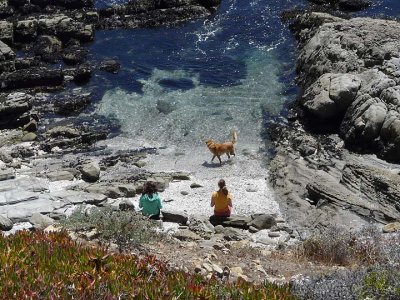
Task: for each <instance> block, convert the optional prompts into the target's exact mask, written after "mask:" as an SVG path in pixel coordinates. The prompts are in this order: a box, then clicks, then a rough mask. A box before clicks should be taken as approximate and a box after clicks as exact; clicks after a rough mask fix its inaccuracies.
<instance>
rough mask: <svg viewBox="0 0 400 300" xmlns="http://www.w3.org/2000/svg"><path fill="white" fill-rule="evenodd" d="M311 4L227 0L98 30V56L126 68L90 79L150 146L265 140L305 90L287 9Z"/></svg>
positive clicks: (384, 5) (388, 8) (105, 107)
mask: <svg viewBox="0 0 400 300" xmlns="http://www.w3.org/2000/svg"><path fill="white" fill-rule="evenodd" d="M99 4H101V3H99ZM307 5H308V4H307V1H303V0H286V1H279V0H272V1H267V0H252V1H239V0H224V1H222V5H221V7H220V8H219V10H218V12H217V13H216V14H215V15H213V16H211V17H209V18H207V19H202V20H197V21H194V22H189V23H186V24H183V25H181V26H177V27H173V28H158V29H135V30H115V31H103V32H99V33H98V34H97V36H96V41H95V43H94V44H93V45H92V49H91V50H92V53H95V55H96V56H97V57H99V58H101V57H107V58H109V57H115V58H117V59H118V60H119V61H120V62H121V64H122V70H121V72H120V73H119V74H118V75H111V76H108V75H103V76H97V77H96V79H95V80H94V82H93V83H92V84H93V85H95V86H97V87H100V89H101V90H102V91H103V92H104V95H103V96H102V99H101V101H100V102H99V103H98V104H97V106H96V109H95V111H96V113H97V114H99V115H101V116H104V117H106V118H108V119H111V120H113V122H114V123H115V124H118V126H120V132H119V133H120V134H121V135H122V136H124V137H128V138H132V139H135V140H140V141H143V143H146V144H153V145H176V144H178V143H179V144H182V143H183V144H187V145H192V144H193V143H199V141H200V140H201V139H203V138H208V137H212V138H215V139H220V140H222V139H226V138H227V136H228V135H229V132H230V131H231V129H233V128H235V129H237V130H238V132H239V135H240V137H241V139H244V141H245V142H247V143H250V144H258V143H260V142H261V141H260V136H261V132H262V130H263V128H262V126H263V125H262V124H263V120H265V119H266V118H269V117H271V116H276V115H279V114H282V113H283V112H284V108H285V104H286V103H288V102H290V101H292V100H293V99H294V98H295V97H296V95H297V93H298V89H297V88H296V86H295V85H294V84H293V79H294V76H295V74H294V62H295V51H296V43H295V41H294V40H293V37H292V35H291V33H290V32H289V30H288V29H287V28H286V26H285V25H284V24H282V23H281V21H280V14H281V12H282V11H284V10H287V9H291V8H294V7H299V8H301V7H306V6H307ZM399 8H400V4H399V3H398V1H397V0H382V1H375V4H374V5H373V6H372V7H371V8H370V9H368V10H366V11H364V12H360V13H357V14H355V15H378V16H381V15H385V16H397V15H398V13H399Z"/></svg>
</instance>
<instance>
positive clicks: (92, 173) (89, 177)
mask: <svg viewBox="0 0 400 300" xmlns="http://www.w3.org/2000/svg"><path fill="white" fill-rule="evenodd" d="M80 171H81V174H82V179H83V180H84V181H86V182H96V181H97V180H99V178H100V166H99V165H98V164H97V163H95V162H91V163H87V164H84V165H82V167H81V169H80Z"/></svg>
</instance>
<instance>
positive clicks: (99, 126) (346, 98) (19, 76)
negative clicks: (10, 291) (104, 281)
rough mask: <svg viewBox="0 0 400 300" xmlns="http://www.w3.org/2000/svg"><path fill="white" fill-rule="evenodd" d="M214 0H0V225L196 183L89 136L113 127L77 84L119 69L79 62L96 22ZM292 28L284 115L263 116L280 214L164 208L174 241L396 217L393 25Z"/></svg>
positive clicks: (281, 237)
mask: <svg viewBox="0 0 400 300" xmlns="http://www.w3.org/2000/svg"><path fill="white" fill-rule="evenodd" d="M319 2H321V1H319ZM361 2H362V3H367V2H366V1H361ZM361 2H360V3H361ZM219 3H220V2H219V1H213V0H187V1H157V2H154V1H139V2H138V1H133V2H130V3H128V4H127V5H123V6H121V5H119V6H113V7H110V8H104V9H95V8H94V6H93V2H91V1H85V0H68V1H67V0H66V1H63V2H62V5H59V4H58V5H59V6H55V5H54V4H55V3H54V2H53V1H48V0H35V1H33V0H31V1H11V0H9V1H8V2H7V1H4V0H3V1H0V17H1V21H0V81H1V86H0V92H1V94H0V129H1V131H0V145H1V146H0V230H4V231H8V232H9V233H12V232H14V231H15V230H18V229H20V228H41V229H44V228H46V227H47V226H49V225H51V224H53V223H54V222H55V221H57V220H60V219H62V218H64V217H65V216H67V215H68V214H70V213H71V212H72V210H73V209H74V208H76V207H77V206H78V205H84V206H85V207H86V209H90V208H91V207H95V206H108V205H111V206H113V207H115V208H116V209H118V208H120V209H126V208H127V207H128V208H132V206H133V204H132V202H131V201H130V199H131V198H133V197H135V195H137V194H140V193H141V190H142V187H143V183H144V182H145V181H148V180H152V181H154V182H155V183H156V185H157V186H158V189H159V190H160V191H163V190H165V189H168V186H169V184H170V183H172V182H174V183H176V182H182V181H188V182H189V181H190V180H192V178H191V177H190V174H187V173H186V172H161V171H157V172H151V171H147V170H145V169H146V168H145V167H146V162H145V159H146V157H148V156H151V155H155V154H158V151H160V149H156V148H141V149H136V150H131V151H119V152H117V153H115V152H113V151H111V150H110V149H108V148H107V147H106V146H104V144H102V145H101V144H99V143H98V142H99V141H101V140H106V139H107V138H108V137H109V134H110V132H112V125H111V124H108V123H107V122H83V124H82V122H78V121H77V119H78V116H79V114H80V113H81V112H82V111H84V110H85V109H86V108H87V107H88V106H89V105H90V103H92V102H93V101H95V100H96V99H95V95H92V94H91V93H90V92H87V91H85V89H84V88H82V86H84V84H85V83H87V82H88V81H90V79H91V77H92V76H93V74H94V73H95V72H98V71H99V70H102V71H106V72H110V73H117V72H118V71H119V68H120V65H119V62H117V61H115V60H113V59H109V60H105V61H102V62H99V63H96V64H94V63H91V62H90V61H88V60H87V56H88V50H87V47H86V43H87V42H90V41H92V40H93V39H94V36H95V31H96V30H104V29H111V28H136V27H153V26H170V25H174V24H177V23H179V22H182V21H187V20H190V19H193V18H200V17H205V16H208V15H210V14H212V13H213V12H214V11H215V10H216V8H217V7H218V5H219ZM343 3H344V2H343V1H338V2H337V1H336V2H335V3H334V6H335V7H336V6H337V5H339V6H338V7H342V6H343V5H344V4H343ZM341 5H342V6H341ZM360 5H361V4H360ZM362 5H366V4H362ZM290 26H291V28H292V30H293V32H294V34H295V36H296V37H297V39H298V41H299V56H298V63H297V70H298V83H299V86H300V87H301V88H302V89H303V91H304V92H302V94H301V95H300V96H299V98H298V101H296V103H294V104H293V105H292V109H291V111H290V112H289V116H288V120H289V121H288V120H281V121H276V120H275V121H268V122H267V124H266V127H267V129H268V133H269V135H270V138H271V140H272V141H273V143H274V147H275V149H274V150H275V152H276V155H275V156H274V157H273V158H272V159H271V161H270V166H269V171H270V175H269V181H270V183H271V185H272V187H273V188H274V191H275V193H276V198H277V201H278V203H279V204H280V208H281V210H282V215H283V216H284V218H282V217H281V215H280V214H267V213H261V214H252V215H251V216H250V215H248V216H234V217H232V218H230V219H227V220H224V221H223V222H222V224H220V223H218V222H216V221H215V220H212V219H211V220H210V219H209V218H208V217H205V216H195V217H193V216H188V214H185V213H181V212H176V211H168V210H164V212H163V214H164V221H166V222H171V223H173V224H179V225H176V226H175V229H176V232H175V234H174V238H176V239H177V240H180V241H182V242H183V243H192V242H196V243H198V244H199V245H200V244H204V245H203V246H204V247H209V248H215V247H220V246H218V245H219V244H220V243H221V240H223V241H228V242H229V241H236V242H237V241H245V243H250V241H252V242H256V243H257V244H258V245H260V244H261V245H263V247H266V248H268V249H277V248H280V247H284V246H285V245H290V244H295V243H297V242H298V241H299V240H305V239H307V238H308V237H309V236H310V235H311V234H313V233H315V232H318V231H320V230H322V229H323V228H326V227H330V226H336V225H343V226H346V227H347V228H348V229H351V230H352V229H359V228H361V227H362V226H364V225H367V224H370V223H373V224H379V226H383V225H384V224H388V223H393V222H396V221H399V220H400V206H399V203H400V174H399V172H400V167H399V165H398V163H399V162H400V104H399V103H400V92H399V91H400V87H399V84H400V60H399V59H400V58H399V53H400V40H399V38H398V36H397V35H396V32H398V29H400V28H399V23H398V22H397V21H387V20H374V19H370V18H356V19H350V20H345V19H342V18H339V17H336V16H332V15H328V14H326V13H315V12H314V13H306V14H299V15H296V17H295V18H294V19H293V20H292V21H291V25H290ZM17 51H18V53H19V52H22V53H23V56H22V57H21V55H16V52H17ZM61 61H62V62H63V67H62V68H59V67H55V66H58V64H59V63H60V62H61ZM96 121H97V120H96ZM375 155H377V156H378V157H379V158H377V157H376V156H375ZM72 182H74V183H75V182H78V183H77V184H71V183H72ZM192 184H193V187H192V186H190V188H192V189H195V188H196V186H194V185H195V184H196V182H194V183H192ZM249 189H251V188H249ZM250 192H254V191H250ZM182 195H183V194H182ZM126 198H127V199H126ZM166 200H169V199H166ZM213 222H214V223H213ZM395 224H398V223H395ZM221 225H222V226H221ZM178 226H179V227H178ZM396 226H398V225H396ZM396 226H392V227H390V228H392V229H390V230H389V231H395V230H396V228H397V227H396ZM393 228H394V229H393ZM86 238H88V239H90V237H86ZM208 239H210V242H207V240H208ZM196 245H197V244H196ZM215 245H217V246H215ZM192 246H193V245H192ZM220 248H221V249H219V250H221V251H222V250H223V249H225V248H224V247H222V246H221V247H220ZM202 269H204V268H203V267H202ZM218 270H219V269H218ZM202 272H203V271H202Z"/></svg>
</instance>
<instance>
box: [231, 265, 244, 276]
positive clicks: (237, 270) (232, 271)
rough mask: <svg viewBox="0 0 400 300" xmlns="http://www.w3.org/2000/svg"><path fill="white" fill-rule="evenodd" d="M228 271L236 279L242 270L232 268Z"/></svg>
mask: <svg viewBox="0 0 400 300" xmlns="http://www.w3.org/2000/svg"><path fill="white" fill-rule="evenodd" d="M230 271H231V274H232V275H233V276H236V277H238V276H239V275H241V274H243V270H242V268H241V267H233V268H231V269H230Z"/></svg>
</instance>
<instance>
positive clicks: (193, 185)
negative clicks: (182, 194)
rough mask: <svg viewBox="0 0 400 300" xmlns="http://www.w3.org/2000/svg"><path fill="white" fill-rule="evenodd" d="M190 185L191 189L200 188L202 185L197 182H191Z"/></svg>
mask: <svg viewBox="0 0 400 300" xmlns="http://www.w3.org/2000/svg"><path fill="white" fill-rule="evenodd" d="M190 187H191V188H192V189H196V188H201V187H203V186H202V185H201V184H198V183H192V184H191V185H190Z"/></svg>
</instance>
